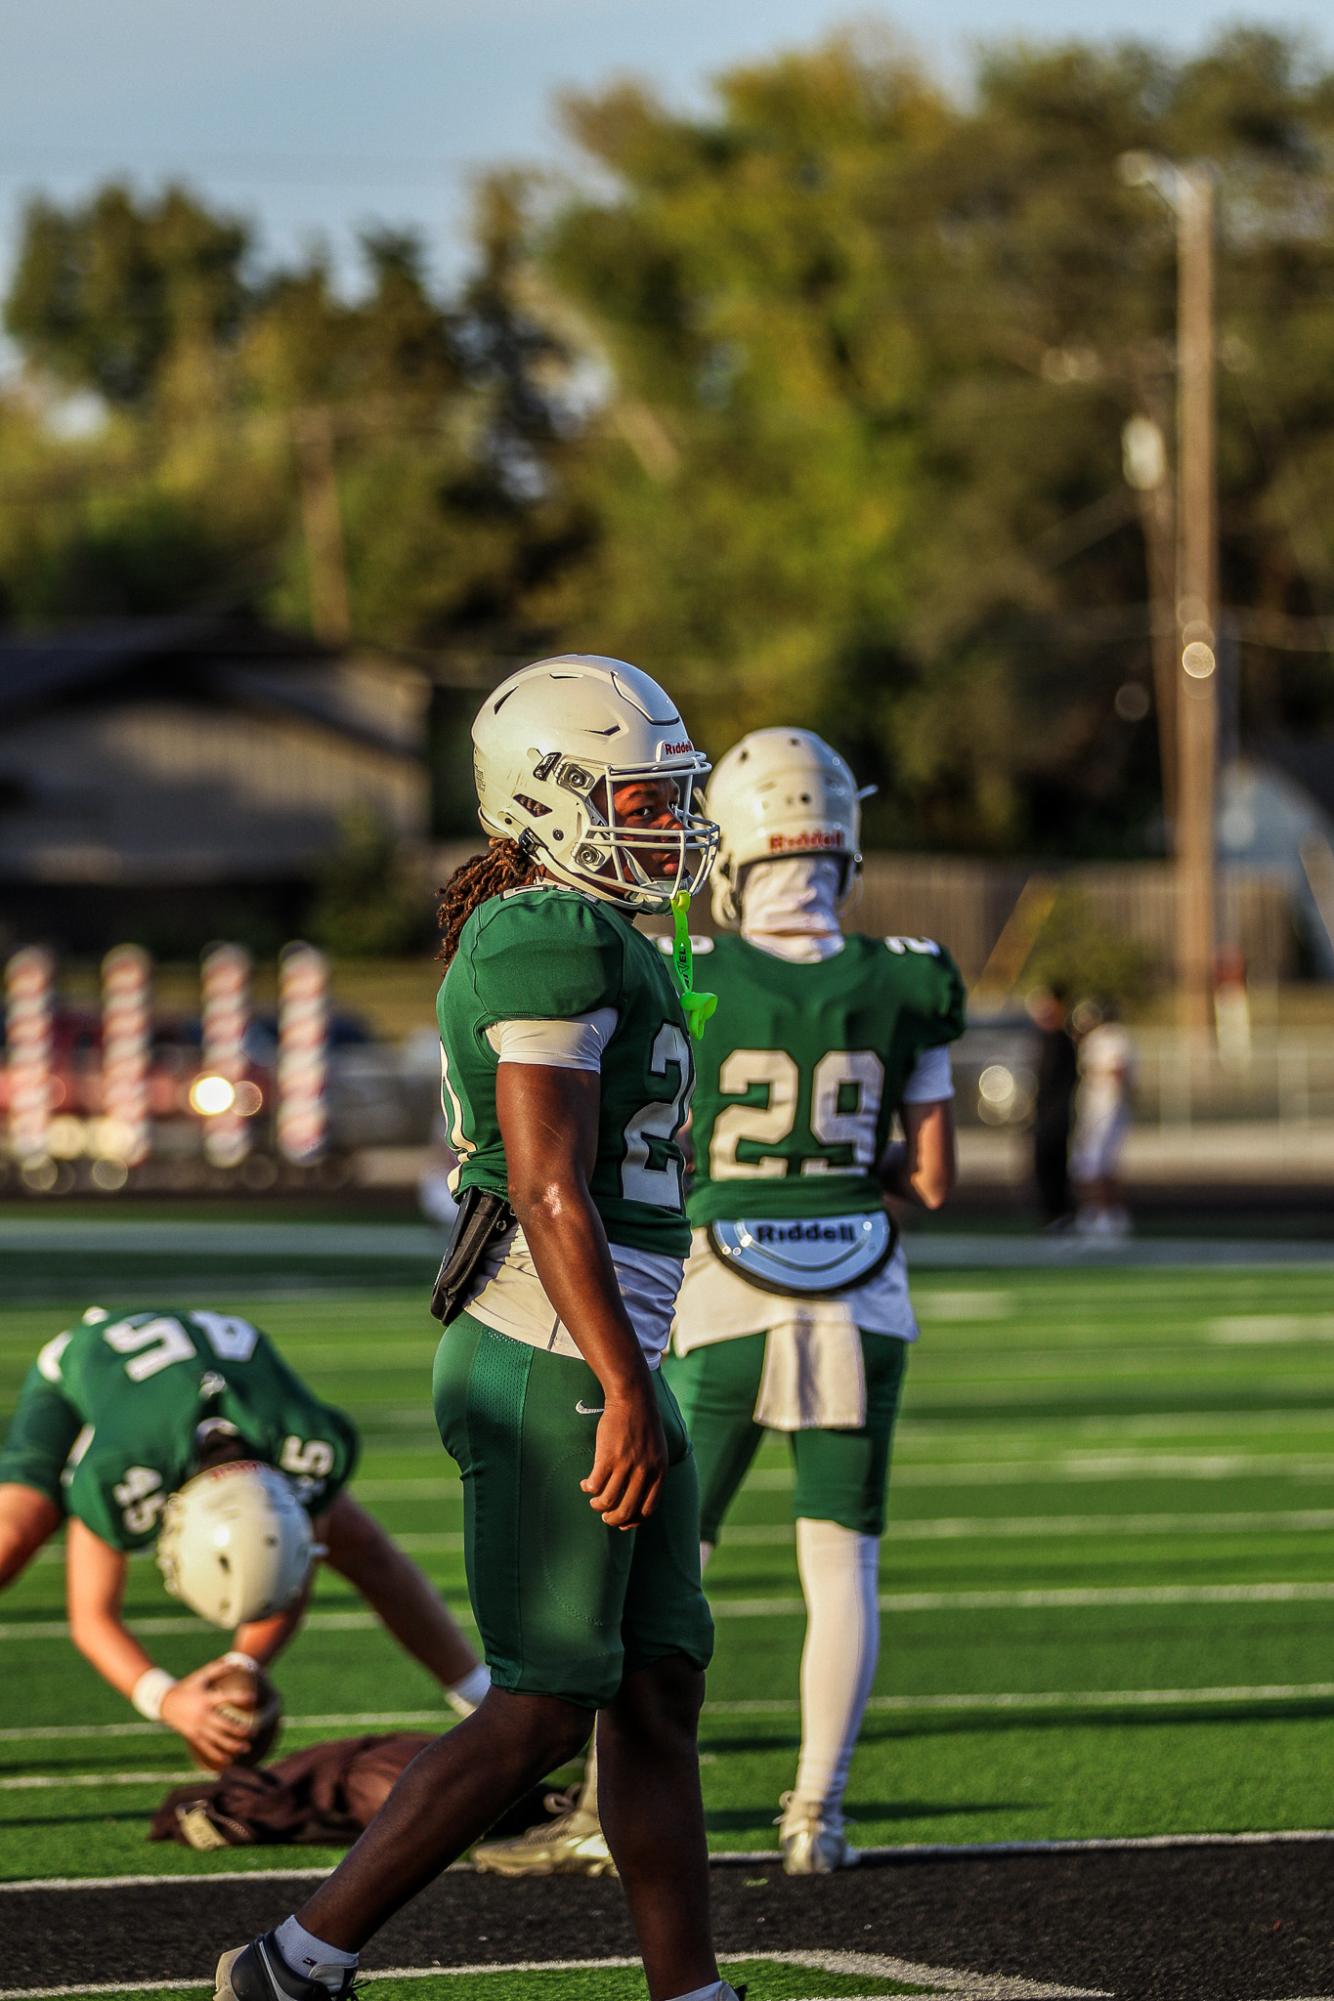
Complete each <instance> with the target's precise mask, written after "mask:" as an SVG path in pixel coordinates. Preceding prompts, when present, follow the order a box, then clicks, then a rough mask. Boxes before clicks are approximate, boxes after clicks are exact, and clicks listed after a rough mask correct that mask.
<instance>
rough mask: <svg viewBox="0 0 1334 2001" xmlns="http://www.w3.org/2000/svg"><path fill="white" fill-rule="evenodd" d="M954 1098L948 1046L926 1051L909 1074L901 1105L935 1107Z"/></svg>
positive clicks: (942, 1045) (944, 1045)
mask: <svg viewBox="0 0 1334 2001" xmlns="http://www.w3.org/2000/svg"><path fill="white" fill-rule="evenodd" d="M953 1096H954V1076H953V1073H952V1071H951V1069H950V1052H949V1048H948V1046H947V1045H946V1044H944V1043H942V1044H941V1046H940V1048H939V1049H924V1050H923V1051H922V1053H921V1055H920V1056H919V1057H918V1059H917V1061H916V1062H915V1063H914V1064H913V1067H912V1069H911V1070H910V1071H909V1073H908V1081H907V1083H906V1084H905V1085H904V1087H903V1097H902V1099H901V1103H903V1104H905V1105H934V1104H938V1103H939V1101H940V1100H941V1099H942V1098H952V1097H953Z"/></svg>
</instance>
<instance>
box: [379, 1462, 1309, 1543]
mask: <svg viewBox="0 0 1334 2001" xmlns="http://www.w3.org/2000/svg"><path fill="white" fill-rule="evenodd" d="M395 1450H396V1451H399V1452H402V1451H403V1447H402V1446H401V1445H398V1446H396V1447H395ZM1248 1473H1263V1474H1264V1475H1265V1477H1266V1479H1273V1480H1309V1479H1327V1478H1328V1477H1329V1475H1330V1474H1331V1473H1334V1453H1321V1454H1319V1455H1312V1454H1309V1453H1308V1454H1304V1455H1303V1456H1301V1457H1300V1458H1292V1457H1289V1456H1288V1455H1287V1454H1282V1455H1280V1454H1278V1453H1268V1452H1225V1453H1216V1452H1215V1453H1195V1452H1067V1453H1062V1454H1059V1455H1057V1456H1056V1457H1054V1458H1045V1459H999V1460H998V1459H970V1460H954V1459H948V1460H942V1459H914V1458H913V1457H912V1456H911V1454H910V1453H909V1452H908V1451H907V1449H906V1447H905V1448H904V1450H903V1451H902V1452H901V1453H896V1459H895V1466H894V1485H895V1486H896V1487H989V1486H1002V1485H1004V1486H1023V1485H1025V1484H1026V1483H1029V1482H1031V1483H1032V1484H1033V1485H1034V1486H1045V1485H1047V1484H1048V1483H1049V1482H1051V1481H1060V1480H1106V1481H1109V1482H1112V1481H1120V1480H1136V1481H1139V1480H1143V1479H1145V1478H1150V1479H1152V1478H1164V1479H1165V1478H1168V1477H1169V1476H1170V1477H1171V1478H1172V1479H1179V1478H1180V1479H1188V1480H1233V1479H1236V1478H1237V1477H1238V1476H1241V1475H1245V1474H1248ZM791 1486H792V1474H791V1472H790V1470H789V1469H788V1468H787V1467H784V1466H762V1467H760V1468H759V1469H758V1470H757V1471H755V1472H752V1473H749V1474H747V1476H746V1489H747V1491H748V1492H750V1493H770V1494H785V1493H787V1492H788V1490H789V1489H790V1488H791ZM356 1492H357V1494H358V1496H359V1497H360V1498H361V1499H363V1500H375V1501H389V1500H408V1499H417V1498H423V1499H429V1500H431V1501H434V1502H441V1501H445V1502H450V1503H451V1504H452V1503H453V1502H454V1501H460V1502H461V1501H462V1498H463V1496H462V1490H461V1489H460V1488H459V1486H458V1484H457V1482H456V1481H455V1480H454V1479H453V1477H452V1475H451V1476H441V1477H440V1478H438V1479H432V1478H430V1477H427V1476H422V1475H416V1474H385V1475H382V1476H375V1475H372V1476H370V1477H368V1478H366V1479H359V1480H358V1481H357V1482H356ZM891 1533H892V1530H891Z"/></svg>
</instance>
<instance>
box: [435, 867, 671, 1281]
mask: <svg viewBox="0 0 1334 2001" xmlns="http://www.w3.org/2000/svg"><path fill="white" fill-rule="evenodd" d="M596 1008H614V1009H615V1010H616V1028H615V1032H614V1033H613V1035H612V1036H611V1038H610V1039H609V1041H608V1043H607V1046H606V1048H605V1050H604V1051H603V1055H602V1095H601V1102H600V1109H599V1117H598V1145H597V1158H596V1161H595V1163H594V1167H593V1174H592V1178H591V1180H590V1183H589V1187H590V1192H591V1194H592V1197H593V1201H594V1204H595V1205H596V1208H597V1211H598V1214H599V1216H600V1217H601V1218H602V1224H603V1228H604V1229H605V1230H606V1233H607V1238H608V1241H609V1242H610V1243H613V1244H624V1245H628V1246H630V1247H631V1248H632V1249H635V1250H642V1251H659V1252H664V1253H666V1254H667V1255H669V1256H672V1257H684V1255H685V1254H686V1252H687V1251H688V1250H689V1248H690V1231H689V1228H688V1227H687V1224H686V1220H685V1209H684V1203H683V1194H682V1177H683V1169H684V1160H683V1156H682V1153H681V1146H680V1140H679V1133H680V1129H681V1124H682V1121H683V1120H684V1118H685V1115H686V1107H687V1105H688V1103H689V1100H690V1091H691V1087H692V1085H693V1083H694V1063H693V1060H692V1056H691V1047H690V1037H689V1035H688V1034H687V1032H686V1023H685V1016H684V1015H683V1014H682V1012H681V1003H680V1000H679V998H678V996H677V991H676V986H675V983H674V982H673V979H672V975H671V972H670V970H669V968H668V966H667V964H666V962H665V961H664V960H663V959H662V958H661V957H660V956H659V954H658V952H657V951H656V950H655V948H654V946H653V945H652V944H651V943H650V942H649V940H648V939H647V938H645V937H643V936H642V935H641V934H640V933H639V932H638V931H636V930H635V928H634V925H633V924H632V923H631V922H630V919H629V917H628V916H623V915H622V914H621V913H620V911H618V910H617V909H615V908H614V906H613V905H611V904H609V903H603V902H600V901H598V900H597V899H596V898H595V897H591V896H583V895H581V894H580V893H579V892H578V891H577V890H571V889H555V888H546V887H543V888H534V889H521V890H512V891H511V892H510V893H509V894H508V895H506V896H497V897H492V898H491V900H490V901H489V902H487V903H484V904H482V905H481V906H480V907H479V908H478V909H476V910H474V912H473V913H472V915H471V917H469V919H468V921H467V923H466V924H465V925H464V927H463V932H462V935H461V936H460V939H459V947H458V951H457V953H456V954H455V957H454V959H453V960H452V961H451V963H450V967H449V970H448V972H447V973H446V974H445V977H444V980H443V981H442V983H441V987H440V994H439V998H438V1001H437V1003H436V1015H437V1019H438V1021H439V1024H440V1044H441V1052H442V1070H443V1078H442V1092H441V1098H442V1102H443V1105H444V1110H445V1123H446V1125H447V1127H448V1129H449V1143H450V1145H451V1146H452V1147H453V1149H454V1151H455V1153H456V1154H457V1155H458V1157H459V1161H460V1163H461V1166H460V1175H459V1186H460V1187H461V1188H470V1187H479V1188H489V1189H491V1190H493V1191H494V1192H495V1193H496V1194H498V1195H504V1194H505V1193H506V1192H507V1189H508V1175H507V1170H506V1163H505V1148H504V1144H503V1142H502V1140H501V1136H500V1121H499V1119H498V1117H497V1115H496V1070H497V1067H498V1059H497V1056H496V1052H495V1050H494V1049H493V1048H492V1046H491V1044H490V1042H489V1041H488V1040H487V1036H486V1031H487V1029H488V1028H492V1027H494V1026H495V1024H496V1023H497V1022H502V1021H568V1020H570V1019H571V1018H572V1017H573V1016H575V1015H582V1014H591V1013H592V1012H593V1011H594V1009H596Z"/></svg>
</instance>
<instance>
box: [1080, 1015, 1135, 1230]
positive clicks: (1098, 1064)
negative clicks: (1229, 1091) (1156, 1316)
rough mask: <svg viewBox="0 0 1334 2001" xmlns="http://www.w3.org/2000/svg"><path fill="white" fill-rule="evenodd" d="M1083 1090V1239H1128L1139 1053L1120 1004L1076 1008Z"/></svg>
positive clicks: (1081, 1099)
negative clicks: (1126, 1183) (1125, 1172)
mask: <svg viewBox="0 0 1334 2001" xmlns="http://www.w3.org/2000/svg"><path fill="white" fill-rule="evenodd" d="M1075 1029H1076V1033H1077V1034H1078V1037H1079V1042H1078V1055H1079V1092H1078V1096H1077V1098H1076V1101H1075V1131H1074V1139H1073V1142H1072V1145H1071V1154H1070V1165H1071V1172H1072V1173H1073V1175H1074V1178H1075V1181H1076V1183H1077V1186H1078V1191H1079V1210H1078V1214H1077V1216H1076V1219H1075V1227H1076V1228H1077V1229H1078V1231H1079V1233H1080V1235H1081V1236H1087V1237H1124V1236H1127V1235H1128V1234H1129V1232H1130V1212H1129V1210H1128V1209H1127V1208H1126V1206H1125V1199H1124V1195H1123V1192H1122V1186H1121V1170H1120V1163H1121V1150H1122V1148H1123V1147H1124V1145H1125V1143H1126V1134H1127V1133H1128V1132H1129V1130H1130V1093H1131V1089H1132V1086H1133V1083H1134V1076H1135V1052H1134V1046H1133V1044H1132V1043H1131V1040H1130V1036H1129V1033H1128V1031H1127V1030H1126V1027H1125V1025H1124V1023H1123V1022H1122V1021H1121V1018H1120V1013H1119V1010H1118V1008H1117V1006H1116V1003H1115V1002H1114V1001H1110V1000H1106V1001H1085V1002H1083V1003H1082V1004H1081V1005H1080V1006H1079V1007H1078V1008H1077V1009H1076V1010H1075Z"/></svg>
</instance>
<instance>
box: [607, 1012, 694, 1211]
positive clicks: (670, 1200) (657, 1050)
mask: <svg viewBox="0 0 1334 2001" xmlns="http://www.w3.org/2000/svg"><path fill="white" fill-rule="evenodd" d="M648 1067H649V1073H650V1075H651V1076H654V1077H668V1076H670V1074H671V1072H672V1071H673V1070H675V1072H676V1076H677V1086H676V1092H675V1095H674V1096H673V1097H671V1098H666V1099H658V1100H655V1102H654V1103H653V1104H651V1105H643V1106H641V1108H640V1109H639V1111H637V1112H636V1113H635V1115H634V1117H633V1118H632V1119H631V1120H630V1123H629V1124H628V1125H627V1126H626V1128H625V1157H624V1159H623V1161H622V1162H621V1194H622V1195H623V1196H624V1197H625V1199H626V1201H627V1202H648V1203H650V1204H651V1205H652V1207H653V1208H655V1209H679V1208H680V1207H681V1164H680V1162H679V1161H678V1160H675V1159H672V1158H670V1157H669V1158H668V1159H666V1160H665V1161H664V1162H663V1164H662V1166H661V1167H655V1166H654V1165H653V1155H652V1148H651V1145H650V1142H651V1141H653V1140H656V1141H657V1142H658V1145H659V1147H661V1146H663V1145H664V1144H669V1143H670V1142H671V1141H672V1140H674V1139H675V1138H676V1135H677V1133H678V1131H679V1130H680V1127H681V1121H682V1120H683V1119H684V1117H685V1112H686V1099H687V1097H688V1096H689V1093H690V1084H691V1075H690V1045H689V1044H688V1043H687V1041H686V1039H685V1036H684V1035H683V1034H682V1033H681V1031H680V1029H679V1028H678V1027H677V1026H676V1023H675V1022H674V1021H664V1023H663V1024H662V1027H661V1028H660V1029H659V1030H658V1033H657V1036H656V1038H655V1040H654V1044H653V1053H652V1055H651V1056H650V1058H649V1066H648Z"/></svg>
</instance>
